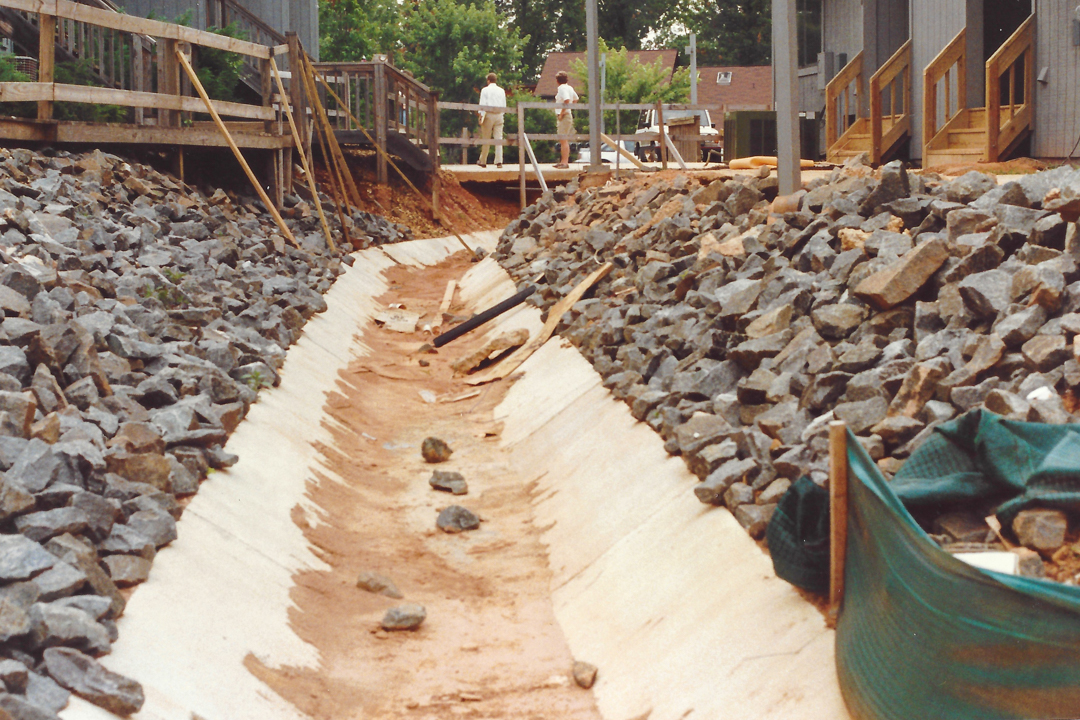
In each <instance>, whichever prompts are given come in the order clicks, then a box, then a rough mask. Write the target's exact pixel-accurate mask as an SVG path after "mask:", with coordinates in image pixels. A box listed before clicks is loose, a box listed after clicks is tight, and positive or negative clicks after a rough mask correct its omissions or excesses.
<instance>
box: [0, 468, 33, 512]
mask: <svg viewBox="0 0 1080 720" xmlns="http://www.w3.org/2000/svg"><path fill="white" fill-rule="evenodd" d="M36 505H37V501H36V500H34V496H33V495H31V494H30V493H29V492H27V491H26V490H25V489H23V488H22V487H21V486H20V485H18V484H16V483H14V482H9V481H8V479H7V478H5V477H0V522H3V521H5V520H8V519H9V518H11V517H14V516H16V515H20V514H22V513H25V512H27V511H29V510H33V509H34V507H35V506H36Z"/></svg>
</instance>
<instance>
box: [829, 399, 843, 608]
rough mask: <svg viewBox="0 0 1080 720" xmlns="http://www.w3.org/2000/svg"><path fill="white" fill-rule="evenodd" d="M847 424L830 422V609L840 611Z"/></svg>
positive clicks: (841, 601) (841, 600)
mask: <svg viewBox="0 0 1080 720" xmlns="http://www.w3.org/2000/svg"><path fill="white" fill-rule="evenodd" d="M847 486H848V459H847V425H846V424H845V423H843V422H840V421H833V422H830V423H829V608H830V614H831V615H832V617H834V618H835V617H836V616H837V615H839V613H840V605H841V604H842V603H843V600H844V566H845V563H846V560H847V525H848V521H847V518H848V487H847Z"/></svg>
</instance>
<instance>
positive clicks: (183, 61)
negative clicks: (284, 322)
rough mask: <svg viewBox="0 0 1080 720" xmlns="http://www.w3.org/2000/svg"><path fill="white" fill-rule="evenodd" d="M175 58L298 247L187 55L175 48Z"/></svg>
mask: <svg viewBox="0 0 1080 720" xmlns="http://www.w3.org/2000/svg"><path fill="white" fill-rule="evenodd" d="M176 58H177V60H179V61H180V67H182V68H184V72H185V73H187V76H188V77H189V78H190V79H191V84H192V86H194V88H195V90H196V91H197V92H198V93H199V97H201V98H202V100H203V102H204V103H206V109H207V110H208V111H209V113H210V117H212V118H213V119H214V123H215V124H216V125H217V128H218V130H220V131H221V134H222V135H224V136H225V142H227V143H229V147H230V148H231V149H232V151H233V155H235V156H236V159H237V161H239V163H240V165H241V167H243V168H244V172H245V173H247V176H248V180H250V181H251V184H252V185H253V186H254V187H255V191H256V192H257V193H258V194H259V199H260V200H262V202H263V205H265V206H266V209H267V210H268V211H269V212H270V215H271V216H273V218H274V222H275V223H277V226H278V229H279V230H281V233H282V234H283V235H284V236H285V237H286V239H288V241H289V242H291V243H292V244H293V247H300V246H299V245H298V244H297V242H296V238H295V237H293V234H292V230H290V229H289V226H288V225H286V224H285V220H283V219H282V217H281V215H280V214H279V213H278V211H277V208H276V207H274V203H272V202H270V198H269V197H267V196H266V191H265V190H263V187H262V185H260V184H259V180H258V178H256V177H255V173H253V172H252V171H251V166H250V165H248V164H247V160H245V159H244V155H243V153H241V152H240V148H239V147H237V146H236V142H235V141H234V140H233V138H232V135H230V134H229V129H228V128H227V127H225V123H223V122H222V121H221V116H220V115H218V113H217V110H215V109H214V103H212V102H210V96H209V95H207V94H206V88H204V87H203V85H202V82H201V81H200V80H199V76H198V75H196V74H195V70H193V69H192V67H191V63H189V62H188V59H187V56H185V55H184V53H182V52H180V50H179V48H177V50H176Z"/></svg>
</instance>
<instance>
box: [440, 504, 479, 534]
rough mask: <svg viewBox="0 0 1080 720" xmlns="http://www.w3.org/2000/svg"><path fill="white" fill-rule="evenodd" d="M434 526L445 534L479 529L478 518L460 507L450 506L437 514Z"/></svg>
mask: <svg viewBox="0 0 1080 720" xmlns="http://www.w3.org/2000/svg"><path fill="white" fill-rule="evenodd" d="M435 524H436V525H437V526H438V528H439V529H440V530H442V531H443V532H445V533H459V532H462V531H465V530H476V529H477V528H478V527H480V518H478V517H477V516H476V514H475V513H473V512H472V511H471V510H468V509H466V508H463V507H461V506H460V505H451V506H450V507H448V508H445V509H444V510H443V511H442V512H440V513H439V517H438V518H437V519H436V520H435Z"/></svg>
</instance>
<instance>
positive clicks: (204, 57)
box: [195, 23, 247, 102]
mask: <svg viewBox="0 0 1080 720" xmlns="http://www.w3.org/2000/svg"><path fill="white" fill-rule="evenodd" d="M210 32H212V33H214V34H216V35H224V36H225V37H231V38H237V39H239V40H247V32H245V31H244V30H241V29H240V28H239V27H238V26H237V25H236V23H229V24H228V25H226V26H225V27H223V28H210ZM198 53H199V66H198V69H197V70H196V71H195V74H196V75H197V76H198V77H199V82H201V83H202V84H203V87H204V88H205V89H206V94H207V95H209V96H210V98H211V99H213V100H225V101H230V102H236V100H237V97H236V88H237V86H238V85H239V84H240V69H241V68H242V67H243V66H244V58H243V56H242V55H240V54H238V53H234V52H229V51H228V50H218V49H217V48H210V47H205V46H202V45H200V46H198Z"/></svg>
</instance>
